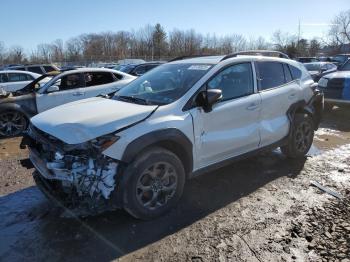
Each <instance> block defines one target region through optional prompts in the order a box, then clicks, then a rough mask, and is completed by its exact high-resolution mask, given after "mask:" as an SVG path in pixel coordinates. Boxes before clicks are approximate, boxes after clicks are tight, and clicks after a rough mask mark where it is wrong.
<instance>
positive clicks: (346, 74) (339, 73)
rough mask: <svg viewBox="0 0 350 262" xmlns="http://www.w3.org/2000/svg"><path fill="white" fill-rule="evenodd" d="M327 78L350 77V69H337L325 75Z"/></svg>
mask: <svg viewBox="0 0 350 262" xmlns="http://www.w3.org/2000/svg"><path fill="white" fill-rule="evenodd" d="M324 77H325V78H328V79H330V78H350V71H336V72H333V73H330V74H327V75H325V76H324Z"/></svg>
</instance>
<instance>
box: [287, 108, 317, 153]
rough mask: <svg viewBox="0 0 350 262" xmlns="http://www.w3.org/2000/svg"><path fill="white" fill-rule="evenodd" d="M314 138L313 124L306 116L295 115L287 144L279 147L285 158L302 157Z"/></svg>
mask: <svg viewBox="0 0 350 262" xmlns="http://www.w3.org/2000/svg"><path fill="white" fill-rule="evenodd" d="M313 138H314V124H313V121H312V118H311V117H310V116H309V115H307V114H296V115H295V117H294V121H293V124H292V132H291V134H290V136H289V139H288V144H287V145H285V146H282V147H281V151H282V153H283V154H285V155H286V156H287V157H290V158H298V157H303V156H305V155H306V154H307V152H308V151H309V149H310V147H311V145H312V142H313Z"/></svg>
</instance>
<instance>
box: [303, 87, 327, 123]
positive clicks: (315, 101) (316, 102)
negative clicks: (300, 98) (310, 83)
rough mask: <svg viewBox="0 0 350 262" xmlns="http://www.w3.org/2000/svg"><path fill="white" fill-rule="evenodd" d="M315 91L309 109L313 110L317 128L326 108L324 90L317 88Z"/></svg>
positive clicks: (308, 105)
mask: <svg viewBox="0 0 350 262" xmlns="http://www.w3.org/2000/svg"><path fill="white" fill-rule="evenodd" d="M314 92H315V93H314V95H313V97H312V98H311V100H310V101H309V103H308V104H307V107H308V108H309V111H311V112H310V113H311V114H312V118H313V121H314V128H315V130H317V129H318V127H319V126H320V123H321V120H322V115H323V110H324V95H323V92H322V91H320V90H318V89H316V90H315V91H314Z"/></svg>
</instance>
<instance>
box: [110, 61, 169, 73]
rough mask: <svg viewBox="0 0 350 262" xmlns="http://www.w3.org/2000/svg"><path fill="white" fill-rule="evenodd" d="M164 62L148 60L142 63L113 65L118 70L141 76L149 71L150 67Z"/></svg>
mask: <svg viewBox="0 0 350 262" xmlns="http://www.w3.org/2000/svg"><path fill="white" fill-rule="evenodd" d="M164 63H165V62H148V63H142V64H129V65H120V66H118V67H115V68H114V69H117V68H119V70H120V71H122V72H124V73H127V74H130V75H133V76H142V75H143V74H145V73H146V72H148V71H150V70H151V69H153V68H155V67H157V66H159V65H161V64H164Z"/></svg>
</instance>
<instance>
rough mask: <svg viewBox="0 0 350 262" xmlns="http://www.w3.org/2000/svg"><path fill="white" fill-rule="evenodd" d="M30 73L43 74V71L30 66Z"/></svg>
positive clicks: (37, 67)
mask: <svg viewBox="0 0 350 262" xmlns="http://www.w3.org/2000/svg"><path fill="white" fill-rule="evenodd" d="M28 71H30V72H33V73H37V74H43V70H42V69H41V67H40V66H28Z"/></svg>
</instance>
